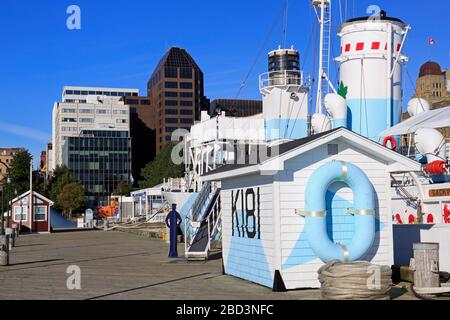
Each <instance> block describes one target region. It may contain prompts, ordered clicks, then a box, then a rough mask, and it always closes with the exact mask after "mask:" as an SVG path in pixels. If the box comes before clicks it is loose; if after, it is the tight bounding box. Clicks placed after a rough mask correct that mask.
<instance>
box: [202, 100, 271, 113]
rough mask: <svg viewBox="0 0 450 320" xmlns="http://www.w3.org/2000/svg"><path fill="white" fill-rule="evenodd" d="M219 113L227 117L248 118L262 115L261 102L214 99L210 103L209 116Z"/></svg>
mask: <svg viewBox="0 0 450 320" xmlns="http://www.w3.org/2000/svg"><path fill="white" fill-rule="evenodd" d="M219 112H221V113H224V114H225V116H227V117H250V116H254V115H257V114H260V113H262V100H242V99H216V100H213V101H211V104H210V107H209V115H210V116H215V115H217V114H218V113H219Z"/></svg>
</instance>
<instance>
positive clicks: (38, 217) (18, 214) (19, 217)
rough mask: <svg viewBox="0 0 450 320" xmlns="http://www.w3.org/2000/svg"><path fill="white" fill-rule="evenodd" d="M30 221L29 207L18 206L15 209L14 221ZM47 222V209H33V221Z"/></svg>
mask: <svg viewBox="0 0 450 320" xmlns="http://www.w3.org/2000/svg"><path fill="white" fill-rule="evenodd" d="M27 220H28V207H27V206H20V207H19V206H17V207H14V221H15V222H20V221H22V222H24V221H27ZM46 220H47V207H46V206H35V207H33V221H46Z"/></svg>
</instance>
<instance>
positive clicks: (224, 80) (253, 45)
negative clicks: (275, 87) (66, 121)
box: [0, 0, 450, 156]
mask: <svg viewBox="0 0 450 320" xmlns="http://www.w3.org/2000/svg"><path fill="white" fill-rule="evenodd" d="M342 1H343V2H345V1H344V0H342ZM283 2H284V0H252V1H250V0H226V1H218V0H214V1H211V0H171V1H169V0H166V1H153V0H151V1H150V0H127V1H124V0H114V1H107V0H95V1H94V0H72V1H66V0H58V1H55V0H40V1H32V0H26V1H3V2H2V4H1V5H0V27H1V28H0V39H1V47H0V48H1V50H0V74H1V76H0V95H1V99H0V106H1V112H0V146H22V147H26V148H28V149H29V150H30V151H31V152H32V153H33V154H34V155H35V156H37V155H38V154H39V152H40V151H41V150H43V149H44V147H45V141H47V140H48V139H49V138H50V136H51V111H52V107H53V103H54V102H55V101H58V100H60V96H61V91H62V87H63V86H64V85H81V86H108V87H132V88H139V89H140V90H141V93H142V94H145V87H146V83H147V80H148V78H149V76H150V74H151V73H152V71H153V69H154V67H155V66H156V64H157V62H158V60H159V59H160V57H161V56H162V55H163V54H164V52H165V51H166V50H167V49H168V48H169V47H170V46H173V45H176V46H181V47H183V48H186V49H187V50H188V51H189V52H190V53H191V54H192V56H193V57H194V59H195V60H196V61H197V63H198V64H199V65H200V67H201V68H202V70H203V72H204V73H205V92H206V95H207V96H208V97H210V98H212V99H214V98H218V97H223V98H226V97H230V98H233V97H235V96H236V93H237V91H238V89H239V86H240V83H241V82H242V81H243V79H244V78H245V76H246V74H247V73H248V72H249V70H250V69H251V65H252V63H253V61H254V60H255V58H256V57H257V56H258V51H259V50H260V48H261V46H262V45H263V43H264V39H265V38H266V36H267V34H268V33H269V30H270V29H271V25H272V24H273V23H274V21H276V27H275V29H274V31H273V33H272V34H271V35H270V37H269V38H268V41H267V43H266V45H265V46H264V48H263V52H264V53H263V55H262V56H260V58H259V60H257V63H256V66H255V68H254V72H253V73H252V74H251V76H250V78H249V80H248V81H247V86H246V87H245V89H244V90H243V91H242V93H241V96H240V97H243V98H258V97H259V93H258V89H257V87H258V83H257V79H258V78H257V77H258V74H259V73H262V72H264V71H265V69H266V56H265V54H266V52H267V51H269V50H271V49H274V48H276V47H277V46H278V45H279V44H280V43H281V41H282V38H283V36H282V35H283V33H282V29H283V28H282V25H283V23H282V19H279V18H280V17H281V16H280V10H281V9H282V7H283ZM310 2H311V1H310V0H290V1H289V8H290V9H289V24H288V32H287V44H288V45H289V46H290V45H291V44H292V45H294V46H295V48H296V49H299V50H300V51H301V55H302V60H303V61H304V63H305V71H306V72H307V73H309V74H310V73H311V72H312V70H311V65H312V49H309V50H306V49H307V47H308V45H307V44H308V39H309V37H310V33H311V30H312V21H313V20H312V19H313V18H314V17H313V10H312V9H311V7H310ZM348 3H349V9H348V15H347V17H353V16H362V15H366V9H367V7H368V6H369V5H371V4H377V5H379V6H380V7H381V8H383V9H385V10H387V11H388V14H389V15H390V16H395V17H399V18H401V19H403V20H404V21H405V22H407V23H409V24H411V25H412V27H413V29H412V31H411V34H410V36H409V38H408V42H407V46H406V49H405V52H406V54H407V55H409V56H410V63H409V64H408V70H409V72H410V73H411V76H412V77H413V78H414V80H415V78H416V77H417V74H418V70H419V67H420V65H421V64H422V63H423V62H425V61H426V60H429V59H433V60H436V61H438V62H439V63H440V64H441V66H442V67H450V62H449V58H450V45H449V44H450V41H449V40H450V35H449V27H448V13H449V12H450V0H443V1H440V2H439V4H440V6H439V7H438V6H436V5H434V6H433V7H431V6H429V5H428V3H431V2H427V1H423V0H396V1H393V0H348ZM72 4H76V5H78V6H80V8H81V30H75V31H70V30H68V29H67V28H66V19H67V17H68V15H67V14H66V9H67V7H68V6H69V5H72ZM334 8H335V9H337V10H335V13H336V14H335V20H334V27H336V26H337V25H338V24H339V23H340V16H339V10H338V9H339V1H338V0H334ZM334 33H335V32H334ZM429 37H433V38H434V39H435V40H436V42H437V44H436V45H435V46H434V47H432V48H430V47H429V46H428V45H427V39H428V38H429ZM337 48H338V45H337V44H335V45H334V49H335V50H334V51H335V53H337ZM302 63H303V62H302ZM314 72H315V71H314ZM332 76H334V75H332ZM404 88H405V100H408V99H409V97H410V96H411V94H412V90H413V88H412V85H411V83H410V81H409V80H407V79H405V83H404Z"/></svg>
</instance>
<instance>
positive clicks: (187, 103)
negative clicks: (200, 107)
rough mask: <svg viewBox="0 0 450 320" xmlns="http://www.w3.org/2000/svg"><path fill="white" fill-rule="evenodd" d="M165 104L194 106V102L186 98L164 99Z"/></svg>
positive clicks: (170, 105) (169, 105)
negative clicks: (179, 99)
mask: <svg viewBox="0 0 450 320" xmlns="http://www.w3.org/2000/svg"><path fill="white" fill-rule="evenodd" d="M164 105H165V106H168V107H176V106H181V107H192V106H193V105H194V104H193V102H192V101H186V100H181V101H178V100H166V101H164Z"/></svg>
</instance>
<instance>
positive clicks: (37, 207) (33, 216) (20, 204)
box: [10, 191, 53, 233]
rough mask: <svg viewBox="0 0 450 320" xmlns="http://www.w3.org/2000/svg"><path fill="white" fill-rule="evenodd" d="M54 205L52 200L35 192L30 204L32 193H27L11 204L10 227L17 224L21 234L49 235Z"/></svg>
mask: <svg viewBox="0 0 450 320" xmlns="http://www.w3.org/2000/svg"><path fill="white" fill-rule="evenodd" d="M31 203H32V204H33V205H32V206H31V205H30V204H31ZM52 205H53V202H52V201H51V200H50V199H47V198H46V197H44V196H43V195H41V194H39V193H37V192H33V196H32V201H31V202H30V191H27V192H25V193H24V194H22V195H20V196H18V197H17V198H15V199H13V200H12V202H11V211H10V214H11V216H10V227H11V225H12V224H13V223H17V224H18V225H19V226H20V230H21V232H30V233H49V232H50V216H51V212H50V208H51V206H52Z"/></svg>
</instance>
